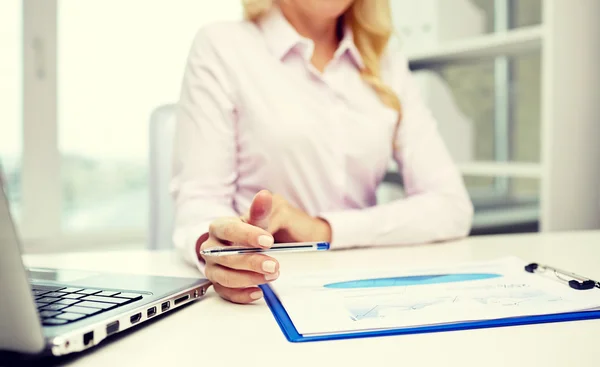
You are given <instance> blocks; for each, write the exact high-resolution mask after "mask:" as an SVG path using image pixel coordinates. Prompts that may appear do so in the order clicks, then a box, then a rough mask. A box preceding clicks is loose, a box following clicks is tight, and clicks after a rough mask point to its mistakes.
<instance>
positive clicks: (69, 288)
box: [60, 287, 83, 293]
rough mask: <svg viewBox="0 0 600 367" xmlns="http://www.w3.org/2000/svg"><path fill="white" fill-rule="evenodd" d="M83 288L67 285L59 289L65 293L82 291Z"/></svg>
mask: <svg viewBox="0 0 600 367" xmlns="http://www.w3.org/2000/svg"><path fill="white" fill-rule="evenodd" d="M82 290H83V288H73V287H67V288H65V289H61V290H60V291H61V292H65V293H75V292H79V291H82Z"/></svg>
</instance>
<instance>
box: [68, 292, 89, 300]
mask: <svg viewBox="0 0 600 367" xmlns="http://www.w3.org/2000/svg"><path fill="white" fill-rule="evenodd" d="M83 296H85V294H78V293H67V294H65V295H64V296H63V298H68V299H79V298H81V297H83Z"/></svg>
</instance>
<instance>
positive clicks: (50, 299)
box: [36, 297, 60, 303]
mask: <svg viewBox="0 0 600 367" xmlns="http://www.w3.org/2000/svg"><path fill="white" fill-rule="evenodd" d="M59 299H60V298H56V297H40V298H38V299H36V301H37V302H43V303H53V302H56V301H58V300H59Z"/></svg>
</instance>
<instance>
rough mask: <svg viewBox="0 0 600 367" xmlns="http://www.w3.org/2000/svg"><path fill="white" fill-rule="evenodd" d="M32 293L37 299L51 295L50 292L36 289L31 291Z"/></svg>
mask: <svg viewBox="0 0 600 367" xmlns="http://www.w3.org/2000/svg"><path fill="white" fill-rule="evenodd" d="M31 293H33V296H34V297H37V296H41V295H42V294H46V293H49V291H42V290H35V289H34V290H32V291H31Z"/></svg>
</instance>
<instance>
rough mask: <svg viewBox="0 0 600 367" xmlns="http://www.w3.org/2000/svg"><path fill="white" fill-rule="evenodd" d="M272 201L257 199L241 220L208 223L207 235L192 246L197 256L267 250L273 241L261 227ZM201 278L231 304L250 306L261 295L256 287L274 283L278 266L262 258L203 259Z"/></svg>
mask: <svg viewBox="0 0 600 367" xmlns="http://www.w3.org/2000/svg"><path fill="white" fill-rule="evenodd" d="M271 206H272V200H271V197H270V195H257V196H256V197H255V198H254V200H253V202H252V205H251V207H250V212H249V213H248V215H247V216H245V217H244V219H242V218H239V217H232V218H220V219H217V220H215V221H214V222H212V223H211V225H210V228H209V232H208V233H207V234H205V235H204V236H202V237H200V238H199V239H198V241H197V244H196V249H197V250H198V251H197V253H200V250H206V249H210V248H213V247H222V246H230V245H235V246H247V247H258V248H269V247H271V246H272V245H273V242H274V239H273V236H272V235H271V233H269V232H267V231H266V230H265V229H263V228H264V227H266V226H267V225H268V222H267V221H268V218H269V216H270V213H271ZM203 259H204V261H205V262H206V267H205V270H204V275H205V276H206V278H208V280H210V281H211V282H212V284H213V287H214V289H215V291H216V292H217V293H218V294H219V295H220V296H221V297H222V298H224V299H226V300H229V301H231V302H234V303H250V302H253V301H255V300H257V299H260V298H261V297H262V296H263V294H262V291H261V290H260V288H258V285H260V284H265V283H268V282H270V281H273V280H275V279H277V277H278V276H279V263H278V262H277V260H275V259H273V258H272V257H270V256H267V255H265V254H245V255H231V256H215V257H213V256H205V257H203Z"/></svg>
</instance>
